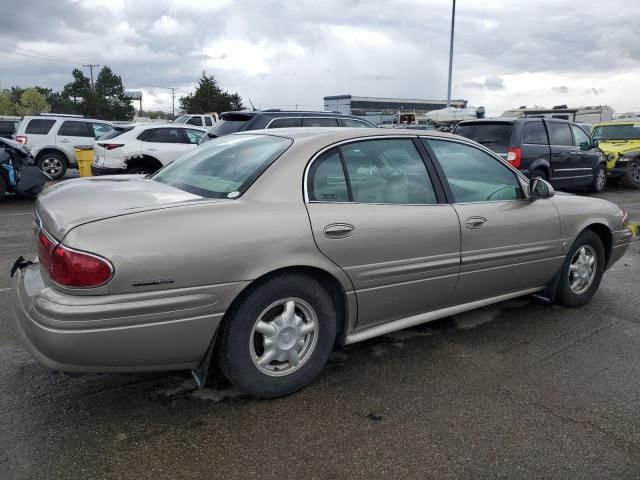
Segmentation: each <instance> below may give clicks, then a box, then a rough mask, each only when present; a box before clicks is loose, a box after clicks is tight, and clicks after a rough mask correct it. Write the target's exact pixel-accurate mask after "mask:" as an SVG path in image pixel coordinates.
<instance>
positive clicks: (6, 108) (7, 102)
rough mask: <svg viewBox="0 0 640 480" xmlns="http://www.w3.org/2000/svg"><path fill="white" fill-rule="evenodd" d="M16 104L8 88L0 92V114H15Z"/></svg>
mask: <svg viewBox="0 0 640 480" xmlns="http://www.w3.org/2000/svg"><path fill="white" fill-rule="evenodd" d="M16 113H17V111H16V104H15V103H14V101H13V100H12V99H11V95H10V93H9V91H8V90H3V91H2V92H0V115H15V114H16Z"/></svg>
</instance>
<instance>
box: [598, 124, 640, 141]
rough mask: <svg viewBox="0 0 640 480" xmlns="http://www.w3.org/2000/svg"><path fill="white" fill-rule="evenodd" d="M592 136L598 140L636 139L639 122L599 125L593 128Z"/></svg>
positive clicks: (639, 127) (638, 134)
mask: <svg viewBox="0 0 640 480" xmlns="http://www.w3.org/2000/svg"><path fill="white" fill-rule="evenodd" d="M593 138H597V139H598V140H638V139H640V123H633V124H628V125H601V126H598V127H596V128H594V129H593Z"/></svg>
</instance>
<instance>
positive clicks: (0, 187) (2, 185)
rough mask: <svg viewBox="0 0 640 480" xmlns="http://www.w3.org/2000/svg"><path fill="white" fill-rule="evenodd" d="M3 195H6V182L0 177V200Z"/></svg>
mask: <svg viewBox="0 0 640 480" xmlns="http://www.w3.org/2000/svg"><path fill="white" fill-rule="evenodd" d="M5 193H7V182H6V181H5V179H4V177H3V176H2V175H0V200H2V199H3V198H4V195H5Z"/></svg>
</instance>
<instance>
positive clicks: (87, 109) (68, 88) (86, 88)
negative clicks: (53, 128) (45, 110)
mask: <svg viewBox="0 0 640 480" xmlns="http://www.w3.org/2000/svg"><path fill="white" fill-rule="evenodd" d="M71 75H72V76H73V81H72V82H69V83H67V84H66V85H65V86H64V88H63V89H62V92H60V93H59V94H58V96H57V97H56V98H55V99H54V101H53V102H52V103H55V104H56V107H57V108H56V112H58V113H75V114H79V115H85V116H87V117H93V116H95V115H96V100H95V95H94V92H93V91H92V90H91V82H90V81H89V79H88V78H87V77H86V76H85V74H84V73H82V70H80V69H79V68H74V69H73V71H72V72H71Z"/></svg>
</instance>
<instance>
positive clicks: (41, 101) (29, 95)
mask: <svg viewBox="0 0 640 480" xmlns="http://www.w3.org/2000/svg"><path fill="white" fill-rule="evenodd" d="M48 111H49V104H48V103H47V99H46V97H45V96H44V95H43V94H42V93H40V92H39V91H38V90H37V89H36V88H28V89H26V90H25V91H24V92H22V95H20V105H19V106H18V113H19V114H20V115H35V114H37V113H42V112H48Z"/></svg>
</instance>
